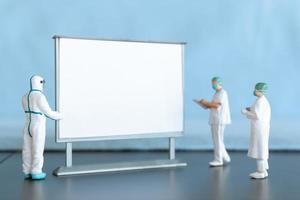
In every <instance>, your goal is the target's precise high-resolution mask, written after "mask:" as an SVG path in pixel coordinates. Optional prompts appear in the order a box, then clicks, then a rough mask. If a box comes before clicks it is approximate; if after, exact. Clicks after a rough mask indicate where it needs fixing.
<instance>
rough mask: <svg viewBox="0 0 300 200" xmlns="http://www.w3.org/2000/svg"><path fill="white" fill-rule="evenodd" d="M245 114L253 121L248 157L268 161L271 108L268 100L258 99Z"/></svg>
mask: <svg viewBox="0 0 300 200" xmlns="http://www.w3.org/2000/svg"><path fill="white" fill-rule="evenodd" d="M244 114H245V115H246V116H247V118H248V119H250V120H251V135H250V144H249V150H248V156H249V157H251V158H254V159H263V160H266V159H268V158H269V131H270V120H271V107H270V104H269V102H268V100H267V98H266V97H265V96H261V97H258V98H257V99H256V101H255V102H254V104H253V105H252V106H251V108H250V111H245V113H244Z"/></svg>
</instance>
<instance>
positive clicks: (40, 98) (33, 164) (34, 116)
mask: <svg viewBox="0 0 300 200" xmlns="http://www.w3.org/2000/svg"><path fill="white" fill-rule="evenodd" d="M44 83H45V80H44V79H43V78H42V77H40V76H32V77H31V78H30V91H29V92H28V93H27V94H25V95H24V96H23V98H22V105H23V109H24V111H25V114H26V122H25V127H24V130H23V134H24V136H23V137H24V141H23V151H22V160H23V173H24V175H25V178H26V179H29V178H31V179H33V180H40V179H45V177H46V173H44V172H43V171H42V167H43V163H44V156H43V154H44V146H45V137H46V117H48V118H51V119H54V120H59V119H61V118H62V115H61V114H60V113H58V112H55V111H52V110H51V108H50V106H49V104H48V102H47V99H46V97H45V95H44V94H43V87H44Z"/></svg>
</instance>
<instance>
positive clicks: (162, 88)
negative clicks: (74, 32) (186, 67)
mask: <svg viewBox="0 0 300 200" xmlns="http://www.w3.org/2000/svg"><path fill="white" fill-rule="evenodd" d="M58 40H59V43H58V47H57V50H58V53H57V56H58V57H57V59H58V63H57V64H58V66H57V72H58V73H57V77H56V78H57V95H58V98H57V100H58V102H57V103H58V110H59V111H61V112H62V113H63V115H64V119H63V120H61V121H60V122H59V126H58V139H59V140H64V139H69V140H72V139H80V138H85V139H89V138H91V139H93V138H99V139H101V137H114V136H118V137H119V136H121V137H122V136H124V137H125V136H128V135H137V134H153V133H158V134H159V133H168V132H177V133H178V132H182V131H183V66H182V65H183V57H182V56H183V52H182V51H183V47H182V45H181V44H168V43H150V42H149V43H148V42H129V41H107V40H89V39H74V38H59V39H58Z"/></svg>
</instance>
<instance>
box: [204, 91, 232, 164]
mask: <svg viewBox="0 0 300 200" xmlns="http://www.w3.org/2000/svg"><path fill="white" fill-rule="evenodd" d="M212 102H217V103H220V104H221V105H220V106H219V107H218V108H217V109H210V116H209V124H210V126H211V133H212V139H213V143H214V157H215V158H214V161H217V162H220V163H223V160H226V161H230V157H229V155H228V153H227V151H226V149H225V145H224V130H225V126H226V125H227V124H230V123H231V118H230V109H229V102H228V95H227V92H226V91H225V90H224V89H221V90H220V91H217V92H216V93H215V94H214V96H213V99H212Z"/></svg>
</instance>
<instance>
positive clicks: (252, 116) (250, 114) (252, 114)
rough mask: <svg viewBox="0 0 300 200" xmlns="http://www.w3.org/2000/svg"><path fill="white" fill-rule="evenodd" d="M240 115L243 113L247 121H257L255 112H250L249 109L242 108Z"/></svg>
mask: <svg viewBox="0 0 300 200" xmlns="http://www.w3.org/2000/svg"><path fill="white" fill-rule="evenodd" d="M242 113H243V114H244V115H246V117H247V118H248V119H254V120H257V119H258V117H257V114H256V112H255V111H251V109H250V108H244V109H243V110H242Z"/></svg>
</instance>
